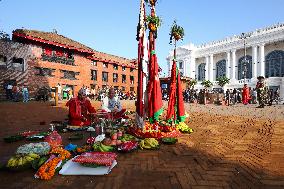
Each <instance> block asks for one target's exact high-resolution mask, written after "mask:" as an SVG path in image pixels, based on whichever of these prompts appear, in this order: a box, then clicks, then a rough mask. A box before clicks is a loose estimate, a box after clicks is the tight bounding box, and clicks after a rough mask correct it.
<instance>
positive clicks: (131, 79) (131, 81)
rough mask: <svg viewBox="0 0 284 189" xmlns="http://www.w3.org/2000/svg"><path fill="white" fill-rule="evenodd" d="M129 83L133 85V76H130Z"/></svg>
mask: <svg viewBox="0 0 284 189" xmlns="http://www.w3.org/2000/svg"><path fill="white" fill-rule="evenodd" d="M130 83H131V84H134V76H132V75H131V76H130Z"/></svg>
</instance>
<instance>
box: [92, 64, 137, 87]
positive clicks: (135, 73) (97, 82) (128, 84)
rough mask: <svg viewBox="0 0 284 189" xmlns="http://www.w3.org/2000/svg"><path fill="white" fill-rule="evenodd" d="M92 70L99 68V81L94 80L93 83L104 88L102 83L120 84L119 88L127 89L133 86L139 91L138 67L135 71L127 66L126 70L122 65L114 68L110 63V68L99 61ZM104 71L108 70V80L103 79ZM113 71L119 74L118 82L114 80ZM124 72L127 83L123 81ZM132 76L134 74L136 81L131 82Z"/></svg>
mask: <svg viewBox="0 0 284 189" xmlns="http://www.w3.org/2000/svg"><path fill="white" fill-rule="evenodd" d="M91 69H92V70H97V81H93V84H96V85H98V86H100V88H102V85H108V86H112V87H114V86H118V87H119V89H121V87H125V91H130V88H131V87H134V90H135V92H136V91H137V84H138V79H137V75H138V72H137V69H134V70H133V72H130V68H129V67H126V68H125V71H123V70H122V66H120V65H118V70H115V69H114V68H113V64H111V63H108V68H104V67H103V62H97V66H93V65H92V66H91ZM102 72H108V82H104V81H102ZM113 73H117V74H118V82H113ZM122 74H124V75H126V83H122ZM130 76H134V83H133V84H131V82H130Z"/></svg>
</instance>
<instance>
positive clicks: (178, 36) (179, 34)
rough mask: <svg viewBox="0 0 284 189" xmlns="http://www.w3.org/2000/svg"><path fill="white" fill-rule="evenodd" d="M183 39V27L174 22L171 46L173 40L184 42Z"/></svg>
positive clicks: (171, 32)
mask: <svg viewBox="0 0 284 189" xmlns="http://www.w3.org/2000/svg"><path fill="white" fill-rule="evenodd" d="M183 37H184V29H183V27H181V26H178V25H177V23H176V21H174V23H173V25H172V27H171V31H170V44H172V41H173V39H175V40H176V41H178V40H183Z"/></svg>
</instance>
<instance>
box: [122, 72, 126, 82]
mask: <svg viewBox="0 0 284 189" xmlns="http://www.w3.org/2000/svg"><path fill="white" fill-rule="evenodd" d="M122 83H126V75H124V74H122Z"/></svg>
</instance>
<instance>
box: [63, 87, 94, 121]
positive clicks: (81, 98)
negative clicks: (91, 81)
mask: <svg viewBox="0 0 284 189" xmlns="http://www.w3.org/2000/svg"><path fill="white" fill-rule="evenodd" d="M66 106H68V107H69V125H72V126H89V125H91V116H90V113H95V112H96V111H95V109H94V107H93V106H92V105H91V102H90V101H89V100H88V99H87V98H86V92H85V90H84V89H81V90H80V91H79V92H78V96H77V97H76V98H72V99H70V100H69V101H68V102H67V103H66Z"/></svg>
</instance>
